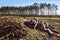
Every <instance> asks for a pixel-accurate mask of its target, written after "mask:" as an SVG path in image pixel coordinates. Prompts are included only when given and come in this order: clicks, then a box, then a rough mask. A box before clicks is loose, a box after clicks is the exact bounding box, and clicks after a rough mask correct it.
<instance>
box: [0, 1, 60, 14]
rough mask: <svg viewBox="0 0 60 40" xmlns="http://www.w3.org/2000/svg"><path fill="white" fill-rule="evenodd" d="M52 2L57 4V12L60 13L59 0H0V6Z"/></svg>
mask: <svg viewBox="0 0 60 40" xmlns="http://www.w3.org/2000/svg"><path fill="white" fill-rule="evenodd" d="M35 2H37V3H45V2H46V3H51V4H52V3H54V4H57V5H58V14H60V0H0V7H2V6H27V5H32V4H33V3H35Z"/></svg>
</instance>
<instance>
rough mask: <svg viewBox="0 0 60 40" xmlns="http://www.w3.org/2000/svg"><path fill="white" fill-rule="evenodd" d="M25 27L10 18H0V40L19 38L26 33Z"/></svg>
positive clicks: (16, 39) (18, 39)
mask: <svg viewBox="0 0 60 40" xmlns="http://www.w3.org/2000/svg"><path fill="white" fill-rule="evenodd" d="M25 27H26V26H24V25H22V23H21V22H17V21H15V20H13V19H11V18H0V40H14V39H15V40H20V38H23V37H24V36H26V35H27V33H28V31H27V28H25Z"/></svg>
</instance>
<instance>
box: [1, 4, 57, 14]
mask: <svg viewBox="0 0 60 40" xmlns="http://www.w3.org/2000/svg"><path fill="white" fill-rule="evenodd" d="M57 10H58V6H57V5H56V4H50V3H40V4H39V3H34V4H33V5H30V6H20V7H14V6H4V7H1V8H0V14H8V15H9V14H12V15H57Z"/></svg>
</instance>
